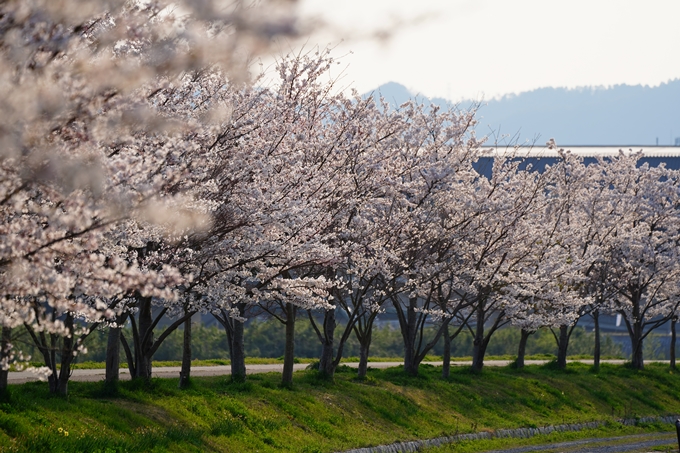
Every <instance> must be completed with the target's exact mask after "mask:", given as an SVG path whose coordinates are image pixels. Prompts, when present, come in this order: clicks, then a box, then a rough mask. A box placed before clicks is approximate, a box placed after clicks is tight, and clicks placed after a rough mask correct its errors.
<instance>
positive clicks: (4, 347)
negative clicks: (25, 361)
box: [0, 326, 12, 396]
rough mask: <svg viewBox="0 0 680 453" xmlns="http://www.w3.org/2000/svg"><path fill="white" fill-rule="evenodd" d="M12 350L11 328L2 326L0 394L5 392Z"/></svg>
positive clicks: (0, 341)
mask: <svg viewBox="0 0 680 453" xmlns="http://www.w3.org/2000/svg"><path fill="white" fill-rule="evenodd" d="M11 351H12V329H11V328H10V327H5V326H3V327H2V339H1V340H0V364H2V365H4V366H0V396H3V395H4V394H5V393H6V392H7V378H8V377H9V357H10V353H11Z"/></svg>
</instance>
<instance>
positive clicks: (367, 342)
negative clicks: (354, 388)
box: [357, 329, 373, 380]
mask: <svg viewBox="0 0 680 453" xmlns="http://www.w3.org/2000/svg"><path fill="white" fill-rule="evenodd" d="M372 335H373V329H370V330H368V332H366V335H365V336H364V338H363V339H361V340H360V341H359V369H358V371H357V378H359V379H362V380H363V379H366V373H367V372H368V352H369V349H370V347H371V336H372Z"/></svg>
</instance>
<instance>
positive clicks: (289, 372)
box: [281, 302, 296, 387]
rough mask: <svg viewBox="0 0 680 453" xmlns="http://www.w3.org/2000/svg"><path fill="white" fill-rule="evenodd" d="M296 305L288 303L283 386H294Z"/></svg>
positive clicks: (282, 376)
mask: <svg viewBox="0 0 680 453" xmlns="http://www.w3.org/2000/svg"><path fill="white" fill-rule="evenodd" d="M295 312H296V309H295V305H293V304H291V303H290V302H288V303H286V345H285V350H284V353H283V373H282V375H281V385H283V386H284V387H290V386H292V385H293V365H294V364H295Z"/></svg>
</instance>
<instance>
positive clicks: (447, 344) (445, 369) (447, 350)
mask: <svg viewBox="0 0 680 453" xmlns="http://www.w3.org/2000/svg"><path fill="white" fill-rule="evenodd" d="M442 361H443V363H442V378H444V379H448V378H449V376H451V334H450V332H449V325H448V324H446V327H445V328H444V354H443V357H442Z"/></svg>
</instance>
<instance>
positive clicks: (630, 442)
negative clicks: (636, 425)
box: [484, 433, 678, 453]
mask: <svg viewBox="0 0 680 453" xmlns="http://www.w3.org/2000/svg"><path fill="white" fill-rule="evenodd" d="M662 445H669V446H672V447H673V448H677V445H678V441H677V438H676V436H675V434H674V433H660V434H646V435H634V436H623V437H608V438H599V439H598V438H595V439H583V440H575V441H571V442H560V443H557V444H551V445H532V446H529V447H517V448H510V449H507V450H492V451H486V452H484V453H528V452H544V453H548V452H550V453H618V452H625V451H628V452H649V451H650V450H652V449H653V448H654V447H658V446H662ZM674 451H675V450H674Z"/></svg>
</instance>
